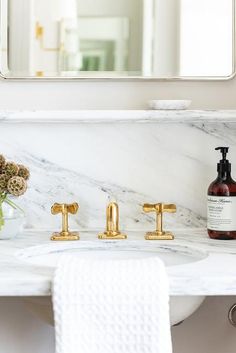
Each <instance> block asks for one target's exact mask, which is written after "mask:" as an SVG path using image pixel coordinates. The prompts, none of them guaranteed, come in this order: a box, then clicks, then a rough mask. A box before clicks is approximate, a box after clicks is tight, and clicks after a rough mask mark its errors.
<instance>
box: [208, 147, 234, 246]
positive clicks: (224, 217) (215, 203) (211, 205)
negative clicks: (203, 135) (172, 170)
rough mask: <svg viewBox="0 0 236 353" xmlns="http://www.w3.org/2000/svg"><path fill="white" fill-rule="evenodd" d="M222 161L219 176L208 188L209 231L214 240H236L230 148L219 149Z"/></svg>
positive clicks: (219, 164) (218, 169)
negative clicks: (228, 157)
mask: <svg viewBox="0 0 236 353" xmlns="http://www.w3.org/2000/svg"><path fill="white" fill-rule="evenodd" d="M216 150H217V151H218V150H219V151H220V152H221V153H222V159H221V160H220V161H219V163H218V164H217V172H218V176H217V178H216V180H214V181H213V182H212V183H211V185H210V186H209V188H208V200H207V211H208V212H207V230H208V235H209V237H210V238H212V239H221V240H229V239H236V182H235V181H234V180H233V179H232V177H231V164H230V163H229V161H228V159H226V157H227V153H228V151H229V147H217V148H216Z"/></svg>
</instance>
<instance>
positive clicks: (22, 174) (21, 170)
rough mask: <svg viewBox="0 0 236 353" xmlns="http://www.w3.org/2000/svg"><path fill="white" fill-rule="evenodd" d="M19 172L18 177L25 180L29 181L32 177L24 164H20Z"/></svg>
mask: <svg viewBox="0 0 236 353" xmlns="http://www.w3.org/2000/svg"><path fill="white" fill-rule="evenodd" d="M18 167H19V171H18V176H20V177H22V178H24V179H25V180H28V179H29V177H30V171H29V169H28V168H27V167H25V166H24V165H23V164H18Z"/></svg>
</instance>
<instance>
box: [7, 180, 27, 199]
mask: <svg viewBox="0 0 236 353" xmlns="http://www.w3.org/2000/svg"><path fill="white" fill-rule="evenodd" d="M26 189H27V183H26V181H25V179H24V178H22V177H19V176H13V177H12V178H11V179H9V180H8V183H7V190H8V191H9V193H10V194H12V195H14V196H21V195H23V194H24V193H25V192H26Z"/></svg>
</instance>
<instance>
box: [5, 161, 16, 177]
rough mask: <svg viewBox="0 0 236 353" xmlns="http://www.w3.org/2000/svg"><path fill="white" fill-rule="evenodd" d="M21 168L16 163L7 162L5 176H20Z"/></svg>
mask: <svg viewBox="0 0 236 353" xmlns="http://www.w3.org/2000/svg"><path fill="white" fill-rule="evenodd" d="M18 171H19V167H18V165H17V164H16V163H14V162H7V163H6V165H5V168H4V171H3V172H4V174H6V175H9V176H10V177H12V176H15V175H17V174H18Z"/></svg>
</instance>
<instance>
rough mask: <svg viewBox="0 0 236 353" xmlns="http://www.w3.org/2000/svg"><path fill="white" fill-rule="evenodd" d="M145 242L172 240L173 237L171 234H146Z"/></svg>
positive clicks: (155, 232)
mask: <svg viewBox="0 0 236 353" xmlns="http://www.w3.org/2000/svg"><path fill="white" fill-rule="evenodd" d="M145 239H146V240H173V239H174V235H173V234H172V233H171V232H158V231H154V232H147V233H146V235H145Z"/></svg>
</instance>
